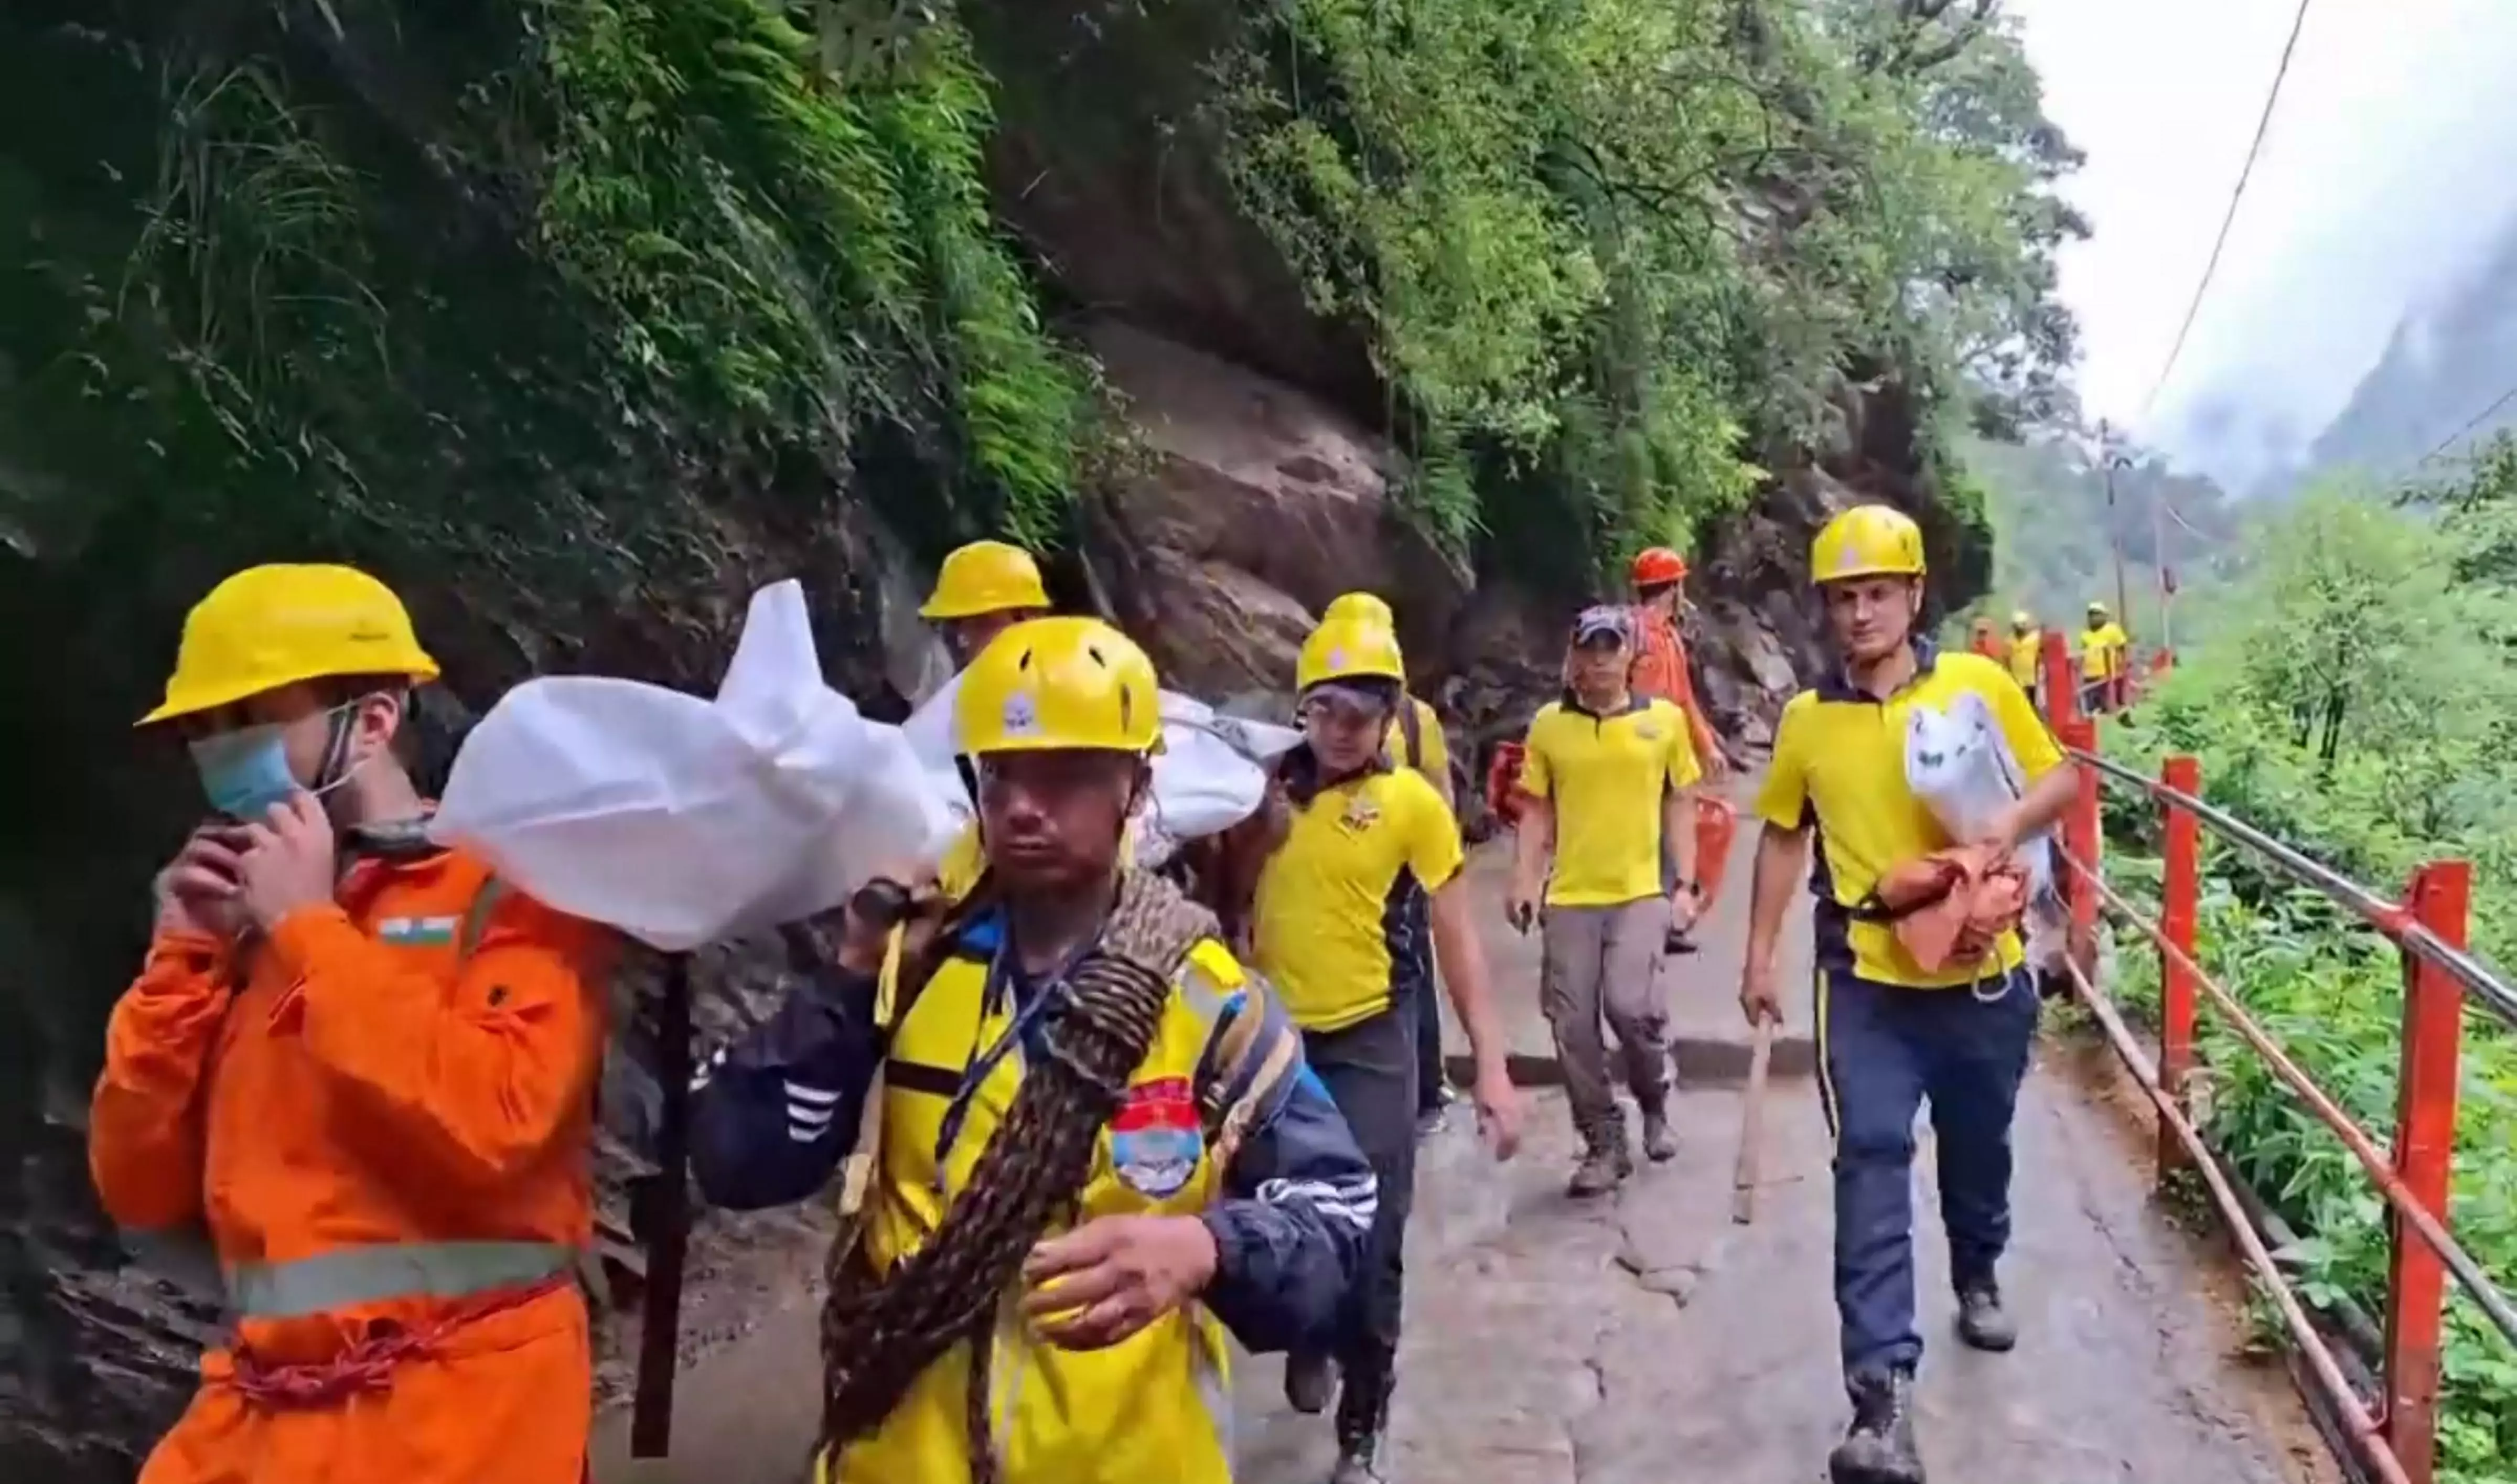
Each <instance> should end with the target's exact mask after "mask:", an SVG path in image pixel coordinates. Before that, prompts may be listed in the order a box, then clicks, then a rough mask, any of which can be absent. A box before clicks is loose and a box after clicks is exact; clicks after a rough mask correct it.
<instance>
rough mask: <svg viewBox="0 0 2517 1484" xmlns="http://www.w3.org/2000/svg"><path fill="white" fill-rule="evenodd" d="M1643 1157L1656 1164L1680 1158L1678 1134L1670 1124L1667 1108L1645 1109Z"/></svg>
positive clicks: (1664, 1163) (1663, 1163)
mask: <svg viewBox="0 0 2517 1484" xmlns="http://www.w3.org/2000/svg"><path fill="white" fill-rule="evenodd" d="M1643 1158H1644V1159H1646V1160H1649V1161H1651V1162H1652V1163H1653V1164H1655V1165H1666V1164H1668V1163H1669V1162H1670V1161H1672V1160H1675V1159H1677V1158H1678V1134H1677V1132H1676V1131H1675V1130H1674V1129H1672V1128H1671V1127H1670V1126H1669V1110H1668V1109H1667V1108H1645V1109H1644V1110H1643Z"/></svg>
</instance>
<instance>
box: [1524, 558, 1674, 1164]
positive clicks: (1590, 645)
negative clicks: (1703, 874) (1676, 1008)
mask: <svg viewBox="0 0 2517 1484" xmlns="http://www.w3.org/2000/svg"><path fill="white" fill-rule="evenodd" d="M1634 650H1635V621H1634V615H1632V614H1631V613H1629V612H1628V611H1627V610H1625V609H1623V608H1610V607H1604V606H1603V607H1599V608H1590V609H1585V610H1583V612H1582V614H1581V615H1580V616H1579V617H1577V618H1576V619H1575V620H1574V622H1573V632H1572V643H1571V648H1570V651H1569V653H1568V654H1567V656H1566V659H1565V679H1566V685H1565V692H1564V698H1563V700H1557V701H1553V702H1550V703H1549V704H1548V705H1546V706H1544V707H1542V708H1541V709H1540V710H1539V713H1538V715H1537V717H1536V718H1535V719H1533V720H1532V721H1531V722H1530V724H1529V735H1528V737H1527V739H1526V740H1525V741H1524V742H1523V743H1522V746H1523V748H1524V753H1525V761H1524V762H1523V764H1522V768H1521V775H1520V786H1521V789H1522V791H1524V792H1525V793H1527V794H1528V795H1529V798H1530V803H1529V805H1528V809H1527V813H1526V814H1525V815H1524V816H1523V818H1522V820H1521V822H1520V826H1519V829H1518V832H1517V842H1518V843H1517V847H1516V850H1517V854H1516V857H1515V861H1514V873H1513V885H1512V890H1511V894H1510V896H1509V898H1508V900H1507V909H1506V910H1507V911H1508V912H1510V914H1511V917H1512V922H1513V925H1514V927H1515V928H1518V929H1519V930H1521V931H1523V932H1526V931H1528V930H1529V927H1530V925H1531V924H1532V922H1533V921H1537V922H1539V923H1540V924H1541V930H1542V932H1543V933H1544V935H1545V948H1544V962H1545V968H1544V976H1545V988H1544V992H1543V999H1544V1004H1545V1008H1546V1011H1547V1021H1548V1025H1549V1026H1550V1027H1551V1028H1552V1029H1553V1030H1554V1032H1555V1037H1556V1048H1557V1055H1558V1056H1559V1057H1560V1058H1561V1060H1562V1062H1563V1066H1564V1090H1565V1094H1566V1099H1567V1101H1568V1102H1570V1103H1571V1105H1572V1112H1573V1124H1574V1130H1575V1132H1577V1133H1578V1134H1579V1135H1580V1136H1581V1139H1582V1145H1583V1155H1582V1159H1581V1162H1580V1164H1579V1165H1577V1166H1575V1168H1574V1171H1573V1178H1572V1182H1571V1185H1570V1187H1569V1188H1570V1190H1571V1191H1572V1193H1573V1194H1574V1195H1577V1196H1598V1195H1604V1194H1606V1193H1607V1192H1608V1191H1610V1190H1612V1189H1614V1188H1615V1187H1616V1185H1617V1184H1618V1182H1620V1181H1621V1180H1623V1179H1625V1178H1626V1176H1628V1175H1630V1174H1632V1173H1633V1171H1634V1156H1633V1153H1632V1151H1631V1148H1630V1146H1629V1144H1628V1141H1627V1134H1626V1121H1625V1114H1624V1112H1623V1111H1622V1110H1620V1109H1619V1108H1618V1106H1617V1102H1616V1094H1615V1091H1614V1090H1613V1085H1612V1081H1611V1076H1610V1069H1609V1066H1608V1049H1607V1042H1606V1039H1605V1037H1604V1034H1603V1032H1602V1027H1601V1022H1602V1021H1603V1020H1604V1021H1605V1022H1606V1024H1607V1026H1609V1027H1612V1028H1614V1029H1615V1031H1616V1033H1617V1041H1618V1044H1619V1047H1620V1049H1621V1052H1622V1054H1623V1056H1624V1059H1625V1069H1624V1070H1625V1081H1626V1085H1627V1088H1628V1090H1630V1091H1631V1092H1632V1093H1633V1094H1634V1098H1635V1102H1636V1104H1637V1105H1638V1106H1639V1107H1640V1108H1641V1109H1642V1142H1643V1153H1644V1154H1645V1155H1647V1156H1648V1157H1649V1158H1651V1159H1652V1160H1654V1161H1656V1162H1657V1161H1664V1160H1669V1159H1672V1158H1675V1157H1676V1156H1677V1154H1678V1143H1677V1139H1676V1136H1675V1135H1674V1133H1673V1132H1672V1130H1671V1128H1670V1125H1669V1092H1670V1070H1669V1009H1668V1006H1667V1004H1666V1003H1665V1002H1664V1000H1663V998H1662V996H1661V993H1660V982H1659V977H1658V971H1659V967H1660V961H1661V950H1662V943H1663V938H1664V936H1665V935H1666V934H1667V932H1668V931H1669V929H1670V928H1671V927H1672V926H1673V925H1677V926H1685V925H1687V924H1689V923H1691V922H1692V921H1693V920H1694V917H1695V913H1696V912H1697V902H1696V888H1695V865H1696V863H1695V829H1694V823H1695V785H1696V784H1697V782H1698V781H1699V780H1700V779H1701V778H1702V777H1703V773H1704V770H1703V764H1702V762H1701V760H1700V759H1698V758H1697V756H1696V752H1695V744H1694V742H1693V741H1692V739H1691V738H1690V736H1689V734H1688V730H1687V725H1686V717H1685V714H1684V713H1683V712H1681V711H1680V709H1679V708H1678V707H1677V706H1676V705H1675V704H1673V703H1671V702H1670V701H1667V700H1659V699H1657V698H1652V697H1644V696H1639V695H1637V694H1635V693H1634V691H1633V690H1632V689H1630V687H1629V685H1628V682H1627V676H1628V673H1629V670H1630V667H1631V664H1632V661H1633V658H1634ZM1664 845H1666V847H1667V849H1668V850H1670V851H1671V852H1672V853H1673V854H1675V856H1676V858H1677V863H1676V874H1677V876H1678V882H1677V885H1676V886H1675V888H1673V889H1671V890H1669V891H1668V892H1667V893H1666V894H1664V892H1663V889H1662V884H1661V882H1662V877H1661V870H1662V861H1661V857H1662V851H1663V848H1664ZM1542 898H1543V900H1544V904H1545V905H1544V910H1543V912H1542V909H1541V905H1540V904H1541V901H1542Z"/></svg>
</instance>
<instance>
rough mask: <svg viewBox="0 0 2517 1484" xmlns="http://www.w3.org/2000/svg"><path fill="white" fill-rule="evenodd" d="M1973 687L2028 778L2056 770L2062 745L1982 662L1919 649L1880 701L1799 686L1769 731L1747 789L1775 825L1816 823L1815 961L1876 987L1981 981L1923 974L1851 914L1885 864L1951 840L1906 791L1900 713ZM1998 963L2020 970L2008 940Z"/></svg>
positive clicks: (2014, 685) (1972, 973)
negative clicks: (1769, 754) (1761, 768)
mask: <svg viewBox="0 0 2517 1484" xmlns="http://www.w3.org/2000/svg"><path fill="white" fill-rule="evenodd" d="M1967 691H1973V692H1975V693H1976V694H1977V695H1979V696H1982V697H1983V698H1984V700H1985V701H1986V702H1988V703H1989V704H1990V706H1991V709H1992V716H1993V720H1994V722H1995V723H1996V724H1998V725H1999V726H2000V728H2001V735H2002V738H2003V740H2005V741H2006V742H2009V743H2010V751H2011V755H2012V756H2013V757H2015V758H2017V759H2018V760H2019V766H2020V768H2021V770H2022V771H2024V772H2025V773H2026V776H2027V777H2028V778H2029V779H2030V780H2031V781H2032V780H2035V779H2039V778H2042V777H2044V776H2045V775H2046V774H2047V773H2049V772H2051V771H2053V770H2054V769H2055V768H2057V767H2059V766H2061V764H2062V762H2063V752H2062V749H2061V748H2060V747H2058V746H2056V745H2055V742H2054V738H2053V734H2051V733H2049V732H2047V731H2046V730H2045V723H2044V722H2043V721H2042V720H2040V719H2039V718H2038V717H2037V715H2036V710H2035V708H2034V707H2033V706H2031V705H2029V704H2028V703H2027V697H2026V693H2025V692H2023V691H2021V690H2020V689H2019V682H2017V681H2015V680H2013V679H2011V678H2010V676H2009V674H2008V673H2007V672H2005V671H2004V670H2003V669H2002V667H2001V666H2000V665H1997V664H1995V663H1993V662H1992V661H1991V660H1989V659H1986V658H1984V657H1983V656H1981V655H1954V654H1939V655H1934V654H1931V653H1929V652H1926V653H1925V655H1924V656H1923V668H1922V670H1921V671H1920V672H1918V673H1917V674H1916V675H1915V676H1914V678H1913V679H1912V680H1911V681H1910V682H1908V683H1907V684H1906V686H1905V688H1904V689H1903V690H1901V691H1898V693H1897V694H1895V695H1894V696H1891V697H1889V698H1888V699H1887V700H1877V699H1874V698H1872V697H1869V696H1865V695H1862V694H1861V693H1859V692H1856V691H1854V690H1853V689H1852V688H1851V687H1849V686H1847V685H1845V684H1844V683H1843V682H1842V681H1841V680H1837V681H1830V682H1829V683H1827V684H1825V685H1822V686H1820V687H1818V688H1817V689H1816V690H1812V691H1803V692H1802V693H1800V694H1799V695H1798V696H1795V697H1793V698H1792V699H1791V702H1790V704H1788V705H1786V706H1784V707H1783V715H1782V719H1781V720H1780V721H1779V722H1777V723H1775V726H1774V757H1773V762H1772V763H1771V764H1770V766H1769V767H1768V769H1767V771H1766V784H1765V787H1764V788H1762V789H1760V790H1759V791H1758V794H1757V814H1758V817H1759V818H1761V819H1763V820H1764V821H1765V822H1766V823H1767V824H1769V825H1771V826H1774V827H1777V828H1781V829H1798V828H1800V827H1803V826H1806V825H1815V826H1816V827H1817V834H1818V855H1817V867H1816V869H1814V870H1813V871H1812V872H1811V873H1810V889H1811V890H1812V891H1813V892H1814V893H1815V894H1816V895H1817V899H1818V906H1817V935H1816V936H1817V962H1818V966H1819V967H1820V968H1830V969H1839V970H1841V969H1850V970H1851V971H1853V972H1854V973H1856V974H1858V975H1860V976H1861V977H1862V978H1864V979H1869V980H1874V981H1876V982H1878V983H1881V984H1895V985H1905V986H1909V987H1913V988H1918V989H1938V988H1941V987H1944V986H1948V985H1957V984H1966V983H1968V982H1970V981H1972V980H1974V979H1977V978H1980V977H1982V974H1981V971H1980V970H1973V969H1967V968H1959V969H1954V970H1950V971H1945V972H1942V973H1940V974H1927V973H1925V972H1924V971H1923V969H1922V966H1921V965H1919V964H1917V963H1915V962H1914V959H1913V956H1912V955H1911V954H1907V953H1906V952H1905V950H1904V948H1903V946H1902V945H1900V944H1898V942H1897V935H1896V933H1895V931H1894V930H1893V929H1892V928H1891V927H1890V925H1889V924H1887V923H1885V922H1865V921H1860V920H1857V919H1856V918H1854V917H1852V916H1851V915H1850V910H1851V909H1853V908H1855V907H1856V906H1858V905H1859V904H1860V903H1862V902H1863V901H1865V900H1867V899H1868V897H1869V896H1870V893H1871V890H1872V888H1874V887H1876V886H1877V885H1878V884H1879V878H1880V876H1881V875H1882V874H1883V873H1885V872H1886V871H1887V869H1889V868H1890V867H1892V866H1895V865H1897V864H1898V863H1899V862H1902V861H1910V860H1912V859H1914V858H1915V857H1917V856H1923V855H1929V854H1930V853H1931V852H1933V851H1935V850H1944V849H1946V848H1947V847H1948V846H1949V845H1950V844H1951V843H1953V842H1952V841H1951V840H1950V839H1949V837H1948V834H1947V832H1946V831H1944V830H1942V829H1941V825H1940V822H1939V821H1938V820H1936V819H1934V818H1933V817H1932V811H1931V809H1930V807H1929V806H1928V805H1926V804H1925V803H1924V802H1923V801H1922V800H1921V799H1919V798H1916V797H1915V796H1914V792H1913V790H1912V789H1911V788H1909V787H1907V786H1906V785H1905V713H1906V712H1907V711H1909V710H1911V709H1912V708H1913V707H1915V706H1918V705H1928V706H1934V707H1940V708H1943V709H1945V708H1946V707H1947V705H1948V704H1949V702H1950V701H1951V700H1955V699H1956V698H1957V697H1958V696H1959V695H1960V694H1962V693H1964V692H1967ZM1999 953H2000V955H2001V966H2002V967H2003V968H2004V969H2012V968H2016V967H2018V966H2019V960H2020V950H2019V935H2018V934H2017V933H2015V932H2014V933H2005V934H2003V935H2002V939H2001V943H2000V945H1999Z"/></svg>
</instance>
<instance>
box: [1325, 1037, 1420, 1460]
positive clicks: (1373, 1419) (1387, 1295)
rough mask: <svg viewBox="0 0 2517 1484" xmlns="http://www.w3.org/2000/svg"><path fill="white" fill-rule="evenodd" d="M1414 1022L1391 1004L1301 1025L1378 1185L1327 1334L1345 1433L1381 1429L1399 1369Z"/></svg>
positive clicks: (1412, 1137)
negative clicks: (1366, 1238)
mask: <svg viewBox="0 0 2517 1484" xmlns="http://www.w3.org/2000/svg"><path fill="white" fill-rule="evenodd" d="M1415 1029H1416V1021H1415V1010H1414V1007H1413V1006H1410V1005H1406V1004H1393V1005H1391V1006H1390V1007H1389V1008H1388V1009H1386V1010H1384V1011H1382V1012H1381V1013H1380V1014H1378V1015H1375V1016H1373V1017H1372V1018H1371V1019H1370V1020H1367V1021H1364V1022H1362V1023H1360V1024H1358V1025H1353V1026H1349V1027H1347V1028H1346V1029H1344V1030H1343V1031H1305V1032H1303V1033H1302V1054H1303V1056H1304V1057H1305V1058H1306V1059H1307V1060H1308V1061H1309V1063H1310V1067H1311V1070H1312V1071H1313V1072H1315V1073H1317V1074H1318V1075H1319V1079H1320V1081H1322V1082H1323V1083H1325V1084H1327V1086H1328V1089H1329V1097H1330V1098H1331V1100H1333V1101H1334V1102H1336V1104H1337V1106H1338V1111H1339V1112H1340V1113H1343V1114H1344V1115H1345V1121H1346V1124H1347V1126H1349V1127H1351V1128H1352V1129H1353V1130H1354V1141H1355V1143H1356V1144H1357V1145H1358V1146H1360V1147H1361V1149H1362V1151H1363V1157H1364V1159H1365V1160H1367V1161H1369V1162H1370V1163H1371V1165H1372V1173H1373V1177H1374V1179H1375V1181H1376V1182H1377V1184H1378V1185H1379V1188H1380V1206H1379V1208H1378V1209H1377V1211H1376V1212H1375V1214H1374V1216H1373V1219H1372V1242H1371V1246H1370V1247H1369V1248H1368V1249H1367V1251H1365V1253H1364V1261H1363V1267H1362V1269H1361V1270H1360V1271H1358V1272H1357V1273H1356V1274H1355V1282H1354V1287H1353V1288H1352V1289H1351V1290H1349V1291H1348V1292H1347V1294H1346V1301H1345V1306H1344V1311H1343V1312H1342V1313H1341V1314H1340V1316H1339V1319H1338V1325H1337V1330H1336V1333H1335V1334H1334V1336H1331V1338H1330V1346H1329V1348H1330V1352H1331V1353H1332V1354H1333V1355H1334V1356H1335V1357H1336V1358H1337V1361H1338V1366H1339V1369H1340V1371H1341V1372H1343V1373H1344V1385H1343V1387H1342V1388H1341V1390H1340V1392H1339V1396H1338V1433H1339V1436H1340V1437H1341V1438H1342V1439H1352V1438H1355V1437H1360V1436H1362V1435H1365V1434H1368V1433H1371V1432H1373V1431H1376V1430H1378V1429H1379V1428H1380V1426H1381V1425H1382V1421H1383V1419H1384V1417H1385V1415H1386V1412H1387V1409H1388V1406H1389V1388H1390V1383H1391V1381H1392V1379H1393V1378H1394V1375H1395V1371H1396V1363H1397V1358H1398V1316H1399V1299H1400V1296H1401V1292H1402V1282H1403V1279H1404V1276H1405V1275H1404V1265H1403V1255H1404V1252H1405V1248H1406V1235H1407V1213H1408V1210H1409V1208H1411V1207H1412V1206H1413V1205H1414V1200H1415V1193H1416V1034H1415Z"/></svg>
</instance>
